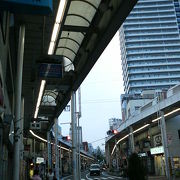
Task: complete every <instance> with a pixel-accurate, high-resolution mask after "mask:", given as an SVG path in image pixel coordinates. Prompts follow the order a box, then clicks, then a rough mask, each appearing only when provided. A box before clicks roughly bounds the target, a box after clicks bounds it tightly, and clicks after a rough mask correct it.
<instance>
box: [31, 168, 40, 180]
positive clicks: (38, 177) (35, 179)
mask: <svg viewBox="0 0 180 180" xmlns="http://www.w3.org/2000/svg"><path fill="white" fill-rule="evenodd" d="M32 180H42V179H41V178H40V176H39V171H38V170H37V169H35V170H34V175H33V177H32Z"/></svg>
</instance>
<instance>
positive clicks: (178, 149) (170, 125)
mask: <svg viewBox="0 0 180 180" xmlns="http://www.w3.org/2000/svg"><path fill="white" fill-rule="evenodd" d="M166 129H167V137H168V139H171V140H169V152H170V156H173V157H180V139H179V135H178V130H180V115H178V116H176V117H174V118H171V119H169V120H167V121H166Z"/></svg>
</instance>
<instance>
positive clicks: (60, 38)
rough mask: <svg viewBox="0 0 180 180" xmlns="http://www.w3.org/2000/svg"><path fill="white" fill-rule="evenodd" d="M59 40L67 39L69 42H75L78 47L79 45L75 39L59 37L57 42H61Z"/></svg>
mask: <svg viewBox="0 0 180 180" xmlns="http://www.w3.org/2000/svg"><path fill="white" fill-rule="evenodd" d="M61 39H68V40H71V41H73V42H75V43H76V44H77V45H78V46H80V44H79V43H78V42H77V41H76V40H75V39H73V38H69V37H61V38H60V39H59V40H61Z"/></svg>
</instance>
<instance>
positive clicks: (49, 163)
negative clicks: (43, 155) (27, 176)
mask: <svg viewBox="0 0 180 180" xmlns="http://www.w3.org/2000/svg"><path fill="white" fill-rule="evenodd" d="M47 154H48V169H51V168H52V160H51V138H50V131H48V132H47Z"/></svg>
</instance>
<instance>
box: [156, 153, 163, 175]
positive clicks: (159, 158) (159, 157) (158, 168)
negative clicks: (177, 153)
mask: <svg viewBox="0 0 180 180" xmlns="http://www.w3.org/2000/svg"><path fill="white" fill-rule="evenodd" d="M154 166H155V174H156V175H159V176H165V157H164V156H163V155H155V157H154Z"/></svg>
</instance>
